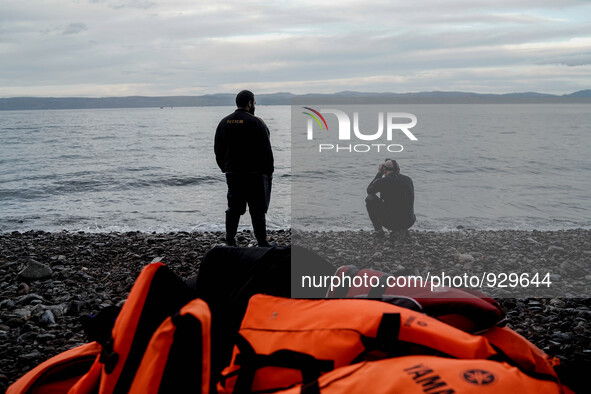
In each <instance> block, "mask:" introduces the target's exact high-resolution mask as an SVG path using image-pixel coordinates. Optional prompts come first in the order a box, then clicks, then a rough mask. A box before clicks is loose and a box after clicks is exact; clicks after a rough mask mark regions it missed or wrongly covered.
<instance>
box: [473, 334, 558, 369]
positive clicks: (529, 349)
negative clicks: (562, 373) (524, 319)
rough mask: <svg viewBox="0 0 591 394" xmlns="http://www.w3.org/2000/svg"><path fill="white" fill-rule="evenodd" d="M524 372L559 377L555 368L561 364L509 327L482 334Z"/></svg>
mask: <svg viewBox="0 0 591 394" xmlns="http://www.w3.org/2000/svg"><path fill="white" fill-rule="evenodd" d="M482 336H484V337H485V338H487V339H488V340H489V342H490V343H491V344H492V345H494V346H496V347H497V348H499V349H500V350H501V351H502V352H503V353H505V354H506V355H507V356H508V357H509V358H511V360H513V361H515V362H516V363H517V365H519V367H521V368H522V369H524V370H528V371H533V372H538V373H543V374H547V375H552V376H555V377H556V376H557V375H556V372H555V371H554V366H556V365H558V364H560V360H559V359H558V358H556V357H553V358H552V357H550V356H548V355H547V354H546V353H544V351H542V350H541V349H539V348H538V347H537V346H536V345H534V344H533V343H531V342H530V341H528V340H527V339H525V338H524V337H522V336H521V335H519V334H518V333H516V332H515V331H513V330H511V329H510V328H507V327H493V328H491V329H490V330H487V331H486V332H484V333H483V334H482Z"/></svg>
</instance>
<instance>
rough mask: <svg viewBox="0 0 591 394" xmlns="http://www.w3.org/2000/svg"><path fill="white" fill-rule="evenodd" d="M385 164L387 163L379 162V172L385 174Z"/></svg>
mask: <svg viewBox="0 0 591 394" xmlns="http://www.w3.org/2000/svg"><path fill="white" fill-rule="evenodd" d="M384 164H385V163H380V164H378V173H379V174H383V173H384Z"/></svg>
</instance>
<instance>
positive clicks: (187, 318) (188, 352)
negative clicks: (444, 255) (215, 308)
mask: <svg viewBox="0 0 591 394" xmlns="http://www.w3.org/2000/svg"><path fill="white" fill-rule="evenodd" d="M210 328H211V315H210V313H209V307H208V306H207V304H206V303H205V302H204V301H203V300H199V299H197V300H193V301H191V302H189V303H188V304H187V305H185V306H184V307H182V308H181V310H180V311H179V313H176V314H174V315H173V316H171V317H168V318H166V320H164V322H163V323H162V324H161V325H160V327H158V329H157V330H156V332H155V333H154V335H152V339H150V343H149V344H148V347H147V349H146V352H145V353H144V357H143V358H142V362H141V364H140V366H139V368H138V370H137V373H136V374H135V378H134V380H133V382H132V384H131V389H130V390H129V392H130V393H138V394H145V393H159V392H160V393H179V392H182V391H186V390H187V389H189V388H190V389H191V391H192V392H194V393H198V392H201V393H202V394H209V379H210V359H211V353H210V350H211V342H210Z"/></svg>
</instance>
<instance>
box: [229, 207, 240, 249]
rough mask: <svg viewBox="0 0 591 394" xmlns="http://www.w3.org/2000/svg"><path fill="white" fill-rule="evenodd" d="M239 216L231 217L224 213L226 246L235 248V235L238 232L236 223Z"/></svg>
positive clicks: (238, 220)
mask: <svg viewBox="0 0 591 394" xmlns="http://www.w3.org/2000/svg"><path fill="white" fill-rule="evenodd" d="M239 222H240V215H233V214H230V213H227V212H226V244H227V245H228V246H236V233H237V232H238V223H239Z"/></svg>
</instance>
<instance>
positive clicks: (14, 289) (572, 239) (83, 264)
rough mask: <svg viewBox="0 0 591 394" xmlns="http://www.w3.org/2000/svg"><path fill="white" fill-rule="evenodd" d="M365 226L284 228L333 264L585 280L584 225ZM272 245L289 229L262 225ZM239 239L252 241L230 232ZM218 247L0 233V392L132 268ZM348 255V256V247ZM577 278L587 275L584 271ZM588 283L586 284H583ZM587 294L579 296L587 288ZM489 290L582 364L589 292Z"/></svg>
mask: <svg viewBox="0 0 591 394" xmlns="http://www.w3.org/2000/svg"><path fill="white" fill-rule="evenodd" d="M372 236H373V234H372V233H370V232H364V231H351V232H339V233H334V232H333V233H331V232H314V233H306V234H304V235H296V234H294V239H293V240H294V243H295V242H297V244H298V245H302V246H308V247H310V249H313V250H314V248H317V250H316V251H317V252H318V253H319V254H321V255H322V252H323V251H329V252H330V253H327V254H326V255H325V256H324V257H325V258H326V259H327V260H328V261H330V262H331V263H332V264H333V265H334V266H335V267H338V266H340V265H346V264H354V265H357V266H364V267H368V268H374V269H378V270H381V271H385V272H398V273H404V274H409V273H413V272H415V271H416V269H417V267H426V266H428V265H429V264H435V262H439V263H441V262H443V263H445V264H447V265H449V266H450V267H455V268H457V269H471V268H473V267H474V268H477V267H480V266H488V267H490V268H491V269H495V267H499V264H503V263H505V262H506V261H507V260H508V259H513V260H514V261H512V263H515V264H517V265H521V266H523V267H526V266H527V267H531V266H535V265H536V264H540V265H543V266H544V267H546V266H547V267H554V270H553V275H559V276H560V275H563V276H564V275H568V274H572V273H573V272H579V273H580V274H582V275H579V276H580V279H581V281H583V283H587V284H588V283H591V277H588V275H589V266H590V265H591V263H590V262H591V230H581V229H579V230H563V231H551V232H540V231H533V232H531V231H513V230H502V231H476V230H464V229H462V230H458V231H452V232H426V231H411V232H410V237H409V238H408V239H405V240H400V241H396V242H393V243H384V242H383V241H380V240H376V239H374V238H373V237H372ZM269 238H270V239H271V240H274V241H275V242H277V243H278V244H280V245H290V244H291V243H292V233H291V231H289V230H278V231H272V232H269ZM238 241H239V243H240V246H243V247H248V246H256V241H254V239H253V236H252V234H251V233H250V232H248V231H244V232H240V233H239V235H238ZM221 244H223V233H219V232H192V233H188V232H175V233H143V232H127V233H84V232H67V231H63V232H51V233H49V232H40V231H29V232H13V233H1V234H0V355H1V356H0V392H2V391H4V389H6V387H8V385H9V384H10V383H12V382H14V381H15V380H16V379H18V378H19V377H20V376H22V375H23V374H24V373H26V372H27V371H29V370H30V369H31V368H33V367H34V366H36V365H38V364H39V363H41V362H42V361H44V360H46V359H48V358H50V357H51V356H53V355H55V354H57V353H60V352H62V351H64V350H67V349H70V348H72V347H74V346H77V345H80V344H82V343H85V342H86V338H85V335H84V332H83V330H82V327H81V326H80V324H79V321H78V318H79V317H80V316H81V315H85V314H93V313H96V312H98V311H99V310H101V309H102V308H104V307H107V306H110V305H121V304H122V303H123V302H124V301H125V299H126V297H127V295H128V293H129V291H130V289H131V287H132V285H133V283H134V280H135V278H136V277H137V275H138V274H139V272H140V271H141V269H142V268H143V267H144V266H145V265H146V264H148V263H150V262H152V261H162V262H164V263H166V264H167V265H168V266H169V267H170V268H171V269H172V271H173V272H175V273H176V274H177V275H178V276H180V277H181V278H183V279H188V278H190V277H192V276H194V275H196V274H197V273H198V271H199V265H200V263H201V260H202V258H203V256H204V255H205V253H206V252H207V251H208V250H210V249H211V248H212V247H214V246H216V245H221ZM318 245H322V247H319V246H318ZM352 245H353V246H354V249H355V250H356V251H357V252H356V253H351V252H350V249H351V246H352ZM586 276H587V277H586ZM587 290H588V288H587ZM587 294H588V293H587ZM571 295H574V296H575V297H565V296H559V295H557V296H553V297H544V298H519V297H507V295H506V294H505V295H503V296H502V297H495V298H497V299H498V300H499V302H500V303H501V304H502V305H503V307H504V308H505V309H506V311H507V324H508V326H509V327H511V328H513V329H515V330H516V331H517V332H519V333H520V334H522V335H523V336H525V337H526V338H528V339H529V340H530V341H532V342H533V343H535V344H536V345H537V346H538V347H540V348H541V349H543V350H544V351H546V352H547V353H549V354H550V355H552V356H556V357H559V358H560V359H561V361H562V362H563V363H575V362H578V361H586V362H589V361H591V299H590V298H583V297H576V293H573V294H571Z"/></svg>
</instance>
